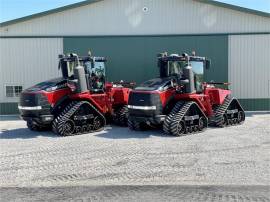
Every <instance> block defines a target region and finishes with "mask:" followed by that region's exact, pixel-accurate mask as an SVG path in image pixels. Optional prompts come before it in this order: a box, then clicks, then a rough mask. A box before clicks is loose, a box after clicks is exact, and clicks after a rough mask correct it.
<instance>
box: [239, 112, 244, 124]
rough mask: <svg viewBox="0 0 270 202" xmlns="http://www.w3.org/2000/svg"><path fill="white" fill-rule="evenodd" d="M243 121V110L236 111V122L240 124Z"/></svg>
mask: <svg viewBox="0 0 270 202" xmlns="http://www.w3.org/2000/svg"><path fill="white" fill-rule="evenodd" d="M244 121H245V114H244V112H242V111H240V112H238V114H237V122H238V123H239V124H241V123H243V122H244Z"/></svg>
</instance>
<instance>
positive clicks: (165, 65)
mask: <svg viewBox="0 0 270 202" xmlns="http://www.w3.org/2000/svg"><path fill="white" fill-rule="evenodd" d="M209 66H210V61H209V60H207V59H206V58H205V57H199V56H195V55H193V56H189V55H187V54H185V53H184V54H182V55H181V56H180V55H178V54H171V55H167V53H166V52H165V53H161V54H159V55H158V68H159V72H160V78H172V79H173V82H174V83H175V84H176V85H177V84H178V85H185V84H187V85H189V91H188V92H190V91H191V92H194V91H196V92H198V93H200V92H202V90H203V89H202V83H203V77H204V70H205V69H208V68H209ZM188 67H191V68H188ZM190 77H193V78H190ZM191 82H192V83H191ZM193 83H194V85H193ZM192 86H194V87H192ZM190 88H191V89H190ZM193 88H194V89H193Z"/></svg>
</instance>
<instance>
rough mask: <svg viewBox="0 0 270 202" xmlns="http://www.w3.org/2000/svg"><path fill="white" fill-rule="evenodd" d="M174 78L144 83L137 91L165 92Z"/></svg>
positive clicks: (156, 79)
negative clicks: (165, 88)
mask: <svg viewBox="0 0 270 202" xmlns="http://www.w3.org/2000/svg"><path fill="white" fill-rule="evenodd" d="M171 79H172V77H166V78H154V79H151V80H148V81H145V82H143V83H142V84H140V85H139V86H138V87H136V88H135V91H136V90H140V91H155V90H159V91H162V90H164V87H166V86H168V85H170V83H171Z"/></svg>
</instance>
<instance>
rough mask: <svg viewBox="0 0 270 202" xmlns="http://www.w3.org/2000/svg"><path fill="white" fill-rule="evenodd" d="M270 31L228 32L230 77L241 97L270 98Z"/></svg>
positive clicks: (232, 86)
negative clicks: (252, 33) (233, 33)
mask: <svg viewBox="0 0 270 202" xmlns="http://www.w3.org/2000/svg"><path fill="white" fill-rule="evenodd" d="M269 53H270V34H265V35H238V36H229V81H230V82H231V83H232V84H231V89H232V91H233V95H235V96H236V97H238V98H242V99H250V98H252V99H253V98H270V66H269V64H270V57H269Z"/></svg>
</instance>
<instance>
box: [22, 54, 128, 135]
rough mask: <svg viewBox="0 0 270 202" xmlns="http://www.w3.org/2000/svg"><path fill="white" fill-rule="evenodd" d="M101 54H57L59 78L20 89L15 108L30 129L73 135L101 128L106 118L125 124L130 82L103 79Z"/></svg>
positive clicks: (103, 62)
mask: <svg viewBox="0 0 270 202" xmlns="http://www.w3.org/2000/svg"><path fill="white" fill-rule="evenodd" d="M105 62H106V59H105V58H104V57H92V56H91V55H88V56H84V57H79V56H77V55H76V54H70V55H68V56H64V55H60V56H59V69H61V70H62V77H60V78H57V79H52V80H48V81H44V82H41V83H39V84H37V85H35V86H33V87H30V88H28V89H26V90H24V91H23V92H22V94H21V96H20V103H19V106H18V107H19V110H20V113H21V117H22V118H23V119H24V120H25V121H27V126H28V128H29V129H30V130H43V129H48V128H51V127H52V130H53V131H54V132H55V133H57V134H59V135H61V136H69V135H77V134H82V133H89V132H94V131H99V130H102V129H103V128H104V126H105V124H106V118H108V117H111V116H112V117H113V120H115V122H116V123H117V124H119V125H127V112H128V109H127V100H128V95H129V91H130V89H131V88H130V87H132V84H130V85H129V84H127V83H124V82H119V83H116V84H114V83H108V82H106V81H105Z"/></svg>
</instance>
